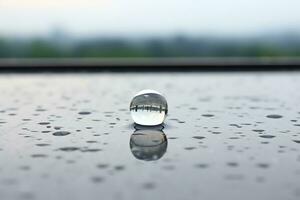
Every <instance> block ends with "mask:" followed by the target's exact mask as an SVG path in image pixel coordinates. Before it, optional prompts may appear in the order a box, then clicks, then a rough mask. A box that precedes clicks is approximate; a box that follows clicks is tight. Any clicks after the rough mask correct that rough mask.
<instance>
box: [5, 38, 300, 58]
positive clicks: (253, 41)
mask: <svg viewBox="0 0 300 200" xmlns="http://www.w3.org/2000/svg"><path fill="white" fill-rule="evenodd" d="M207 56H209V57H214V56H216V57H225V56H226V57H230V56H249V57H262V56H300V34H298V35H297V34H290V35H288V34H287V35H279V36H278V35H277V36H261V37H252V38H220V37H200V38H196V37H187V36H174V37H169V38H168V37H153V38H143V39H141V38H140V39H132V38H127V39H126V38H87V39H70V38H68V37H59V38H55V37H49V38H8V37H0V58H38V57H207Z"/></svg>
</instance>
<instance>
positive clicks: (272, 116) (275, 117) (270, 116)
mask: <svg viewBox="0 0 300 200" xmlns="http://www.w3.org/2000/svg"><path fill="white" fill-rule="evenodd" d="M266 117H267V118H271V119H279V118H282V116H281V115H276V114H272V115H267V116H266Z"/></svg>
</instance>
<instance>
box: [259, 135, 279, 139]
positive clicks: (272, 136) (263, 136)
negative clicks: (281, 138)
mask: <svg viewBox="0 0 300 200" xmlns="http://www.w3.org/2000/svg"><path fill="white" fill-rule="evenodd" d="M259 137H261V138H267V139H271V138H274V137H276V136H275V135H260V136H259Z"/></svg>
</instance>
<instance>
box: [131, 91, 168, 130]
mask: <svg viewBox="0 0 300 200" xmlns="http://www.w3.org/2000/svg"><path fill="white" fill-rule="evenodd" d="M130 111H131V117H132V119H133V121H134V122H135V123H137V124H140V125H145V126H154V125H159V124H162V123H163V122H164V120H165V118H166V114H167V113H168V104H167V101H166V99H165V98H164V97H163V96H162V95H161V94H160V93H158V92H156V91H154V90H142V91H141V92H139V93H138V94H137V95H135V96H134V98H133V99H132V101H131V103H130Z"/></svg>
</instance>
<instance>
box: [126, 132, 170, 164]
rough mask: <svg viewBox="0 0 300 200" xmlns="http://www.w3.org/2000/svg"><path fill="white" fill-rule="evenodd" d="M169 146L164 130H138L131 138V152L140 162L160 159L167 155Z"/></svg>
mask: <svg viewBox="0 0 300 200" xmlns="http://www.w3.org/2000/svg"><path fill="white" fill-rule="evenodd" d="M167 146H168V142H167V138H166V135H165V134H164V133H163V131H162V130H157V129H141V130H136V131H135V132H134V133H133V134H132V135H131V137H130V149H131V152H132V154H133V155H134V156H135V157H136V158H137V159H140V160H146V161H151V160H158V159H160V158H161V157H162V156H163V155H164V154H165V152H166V150H167Z"/></svg>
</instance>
